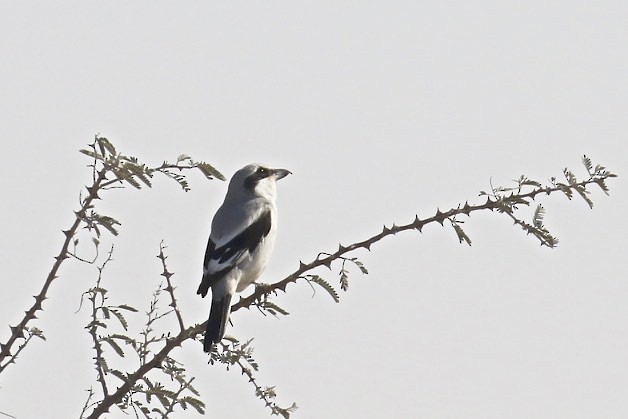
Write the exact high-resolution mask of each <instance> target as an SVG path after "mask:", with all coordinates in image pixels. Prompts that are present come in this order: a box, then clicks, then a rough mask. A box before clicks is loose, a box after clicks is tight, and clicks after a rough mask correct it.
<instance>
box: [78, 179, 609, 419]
mask: <svg viewBox="0 0 628 419" xmlns="http://www.w3.org/2000/svg"><path fill="white" fill-rule="evenodd" d="M615 176H616V175H614V174H611V173H609V172H606V171H605V170H604V168H601V169H600V170H596V171H595V173H590V178H589V179H588V180H586V181H582V182H576V181H570V182H569V184H568V185H566V184H561V183H556V182H554V181H553V186H546V187H542V186H540V184H538V183H536V182H535V183H534V184H532V183H529V184H528V183H525V182H523V183H522V182H520V185H519V189H518V190H517V189H516V188H515V190H516V191H517V193H514V192H512V193H510V194H509V195H504V194H503V192H504V191H511V189H504V188H502V189H499V190H498V189H493V194H492V195H491V196H488V197H487V200H486V202H485V203H483V204H477V205H469V203H468V202H466V203H465V204H464V205H458V206H457V207H456V208H452V209H450V210H448V211H446V212H441V211H440V210H439V209H438V210H437V211H436V214H435V215H433V216H432V217H429V218H426V219H423V220H421V219H419V217H418V216H415V219H414V221H412V222H410V223H408V224H403V225H399V226H398V225H395V224H393V225H392V226H391V227H386V226H384V228H383V229H382V231H381V232H379V233H377V234H375V235H373V236H371V237H369V238H367V239H365V240H362V241H358V242H356V243H353V244H351V245H348V246H343V245H339V247H338V250H337V251H336V252H334V253H319V254H318V256H317V257H316V259H315V260H313V261H312V262H310V263H307V264H306V263H303V262H300V265H299V268H298V269H297V270H296V271H295V272H293V273H292V274H290V275H288V276H287V277H285V278H284V279H282V280H281V281H279V282H277V283H274V284H270V285H265V286H263V287H256V289H255V291H254V292H253V293H252V294H251V295H249V296H248V297H244V298H241V299H240V300H239V301H238V303H236V304H235V305H234V306H233V307H232V309H231V311H232V312H234V311H237V310H239V309H241V308H249V307H250V306H251V305H255V304H257V302H259V301H263V299H264V297H266V296H268V295H270V294H272V293H276V292H277V291H278V290H281V291H284V292H285V289H286V287H287V285H288V284H290V283H294V282H296V281H297V280H299V279H303V280H306V281H308V274H307V273H308V272H310V271H312V270H314V269H316V268H319V267H321V266H325V267H328V268H330V267H331V265H332V263H333V262H335V261H338V260H342V261H347V260H351V261H352V260H353V259H352V258H348V257H347V256H346V255H347V254H348V253H350V252H353V251H356V250H358V249H366V250H370V248H371V246H372V245H373V244H375V243H377V242H379V241H380V240H382V239H384V238H386V237H389V236H393V235H396V234H397V233H400V232H403V231H408V230H413V231H414V230H417V231H419V232H421V231H422V229H423V227H425V226H426V225H428V224H433V223H438V224H441V225H444V223H445V221H447V220H449V221H452V220H453V222H452V224H456V225H457V224H459V223H460V222H459V221H455V217H456V216H459V215H467V216H470V214H471V213H475V212H478V211H483V210H490V211H494V210H497V212H498V213H504V214H507V215H508V216H509V217H510V216H511V215H512V213H513V212H514V210H516V209H517V205H518V204H525V205H529V201H531V200H534V199H535V198H536V197H537V196H538V195H540V194H545V195H550V194H552V193H555V192H558V191H561V192H563V193H565V194H566V195H567V196H568V197H570V195H569V192H572V191H578V193H579V194H581V192H582V191H584V190H585V188H586V186H589V185H591V184H593V183H596V184H598V185H600V187H601V188H602V189H603V190H604V192H607V189H606V186H605V184H604V181H605V180H607V179H608V178H612V177H615ZM522 185H524V186H525V185H527V186H530V185H533V186H535V188H534V189H532V190H531V191H529V192H527V193H522V192H521V187H522ZM497 192H499V193H497ZM481 195H488V194H486V193H481ZM581 195H582V194H581ZM537 216H538V214H536V215H535V218H538V217H537ZM538 221H539V220H538V219H536V220H535V221H534V225H528V226H529V227H526V228H525V229H528V228H532V229H535V228H536V229H539V228H542V226H540V227H539V226H538V225H536V224H537V222H538ZM458 227H459V225H458ZM528 232H530V231H528ZM459 237H460V236H459ZM537 238H538V239H539V240H540V241H541V243H542V244H544V243H543V237H539V236H537ZM467 239H468V238H467ZM465 241H466V240H465ZM468 243H470V240H469V241H468ZM546 245H549V244H546ZM309 276H313V275H311V274H309ZM309 280H310V281H311V278H310V279H309ZM205 327H206V322H205V323H202V324H197V325H195V326H192V327H188V328H187V329H185V330H181V332H180V333H179V334H178V335H176V336H175V337H173V338H169V339H167V340H166V343H165V345H164V347H163V348H162V349H161V351H159V353H157V354H155V355H154V356H153V357H152V358H151V359H150V360H148V361H146V362H145V363H144V364H143V365H141V366H140V367H139V368H138V369H137V370H136V371H135V372H133V373H131V374H128V375H127V377H126V380H125V382H124V384H123V385H122V386H120V387H119V388H118V389H117V390H116V391H115V392H114V393H112V394H110V395H109V396H107V397H105V398H104V399H103V400H102V402H101V403H100V404H99V406H98V407H97V408H96V409H95V410H94V411H93V412H92V414H91V415H90V416H89V418H90V419H95V418H98V417H99V416H100V415H102V414H104V413H106V412H108V411H109V409H110V408H111V406H113V405H114V404H116V403H118V402H120V401H121V400H122V399H123V398H124V397H125V395H126V394H127V393H129V392H130V391H131V390H132V388H133V386H134V385H135V384H136V383H137V382H138V381H139V380H141V379H142V377H144V376H145V375H146V374H147V373H148V372H149V371H150V370H152V369H154V368H160V367H161V364H162V362H163V361H164V360H165V359H166V357H167V356H168V354H169V353H170V352H171V351H173V350H174V349H175V348H177V347H179V346H181V344H182V343H183V342H185V341H187V340H189V339H192V340H196V337H197V336H198V335H199V334H201V333H203V331H204V330H205ZM239 366H240V367H241V368H242V372H243V373H244V374H246V375H247V376H248V374H247V372H246V366H243V365H239ZM249 372H250V371H249ZM249 379H250V376H249ZM254 385H255V386H256V389H257V387H258V386H257V384H256V383H254ZM262 391H263V389H262ZM262 395H263V394H262Z"/></svg>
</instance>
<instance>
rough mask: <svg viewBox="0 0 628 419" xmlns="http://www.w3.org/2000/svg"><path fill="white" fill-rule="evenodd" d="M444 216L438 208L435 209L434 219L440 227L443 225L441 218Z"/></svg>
mask: <svg viewBox="0 0 628 419" xmlns="http://www.w3.org/2000/svg"><path fill="white" fill-rule="evenodd" d="M444 215H445V214H443V213H442V212H441V211H440V208H436V215H435V216H434V217H435V218H436V221H438V223H439V224H440V225H443V222H444V221H445V220H444V217H443V216H444Z"/></svg>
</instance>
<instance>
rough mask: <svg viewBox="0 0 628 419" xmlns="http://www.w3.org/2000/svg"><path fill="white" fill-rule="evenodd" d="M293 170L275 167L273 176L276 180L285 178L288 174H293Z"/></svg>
mask: <svg viewBox="0 0 628 419" xmlns="http://www.w3.org/2000/svg"><path fill="white" fill-rule="evenodd" d="M291 174H292V172H291V171H290V170H286V169H273V177H274V178H275V180H279V179H283V178H285V177H286V176H288V175H291Z"/></svg>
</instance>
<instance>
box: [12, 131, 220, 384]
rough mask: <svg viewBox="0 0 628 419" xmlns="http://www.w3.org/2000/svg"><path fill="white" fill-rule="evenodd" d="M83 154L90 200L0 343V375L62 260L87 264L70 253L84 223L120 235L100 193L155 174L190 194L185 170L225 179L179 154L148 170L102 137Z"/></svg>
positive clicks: (84, 203) (84, 202)
mask: <svg viewBox="0 0 628 419" xmlns="http://www.w3.org/2000/svg"><path fill="white" fill-rule="evenodd" d="M80 152H81V153H83V154H85V155H87V156H89V157H91V158H92V159H93V162H92V164H91V165H90V167H91V168H92V184H91V186H89V187H87V192H88V195H87V197H85V198H83V197H81V198H80V200H79V202H80V207H79V209H78V210H77V211H75V212H74V215H75V219H74V222H73V223H72V225H71V226H70V228H68V229H67V230H63V234H64V235H65V239H64V241H63V244H62V245H61V250H60V251H59V254H58V255H57V256H56V257H55V262H54V263H53V265H52V268H51V269H50V272H49V273H48V276H47V277H46V280H45V281H44V284H43V286H42V288H41V290H40V292H39V294H37V295H35V296H34V298H35V302H34V303H33V305H32V306H31V307H30V308H29V309H28V310H26V312H25V314H24V317H23V318H22V320H21V321H20V322H19V323H18V324H17V325H16V326H10V328H11V336H10V337H9V339H8V340H7V341H6V342H5V343H0V373H2V372H3V371H4V369H5V368H6V367H7V366H8V365H10V364H13V363H15V360H16V357H17V354H18V353H19V352H20V351H21V350H23V349H24V347H25V346H26V344H27V343H28V342H30V339H27V338H26V337H25V335H24V332H25V331H28V324H29V322H31V321H32V320H34V319H36V318H37V316H36V314H37V312H38V311H41V310H43V308H42V304H43V302H44V300H46V299H47V295H48V290H49V288H50V286H51V285H52V283H53V282H54V281H55V279H57V278H58V272H59V269H60V267H61V264H62V263H63V261H64V260H65V259H67V258H69V257H71V256H73V257H75V258H76V259H78V260H81V261H85V262H88V261H86V260H84V259H81V258H79V257H78V256H76V249H74V252H70V251H69V248H70V244H71V243H72V241H73V239H74V237H75V236H76V234H77V231H78V228H79V227H80V226H81V224H84V225H85V227H86V228H87V229H88V230H89V231H92V230H94V231H95V233H96V236H98V237H100V231H101V230H100V229H101V228H104V229H106V230H108V231H109V232H110V233H112V234H113V235H117V234H118V232H117V230H116V226H117V225H119V224H120V223H119V222H118V221H116V220H115V219H114V218H112V217H109V216H105V215H100V214H98V213H97V212H95V211H94V210H93V208H94V201H95V200H97V199H100V196H99V195H98V194H99V192H100V191H103V190H106V189H108V188H111V187H113V186H112V185H113V184H116V183H123V181H126V182H128V183H129V184H130V185H132V186H134V187H135V188H138V189H139V188H140V182H141V183H143V184H145V185H147V186H148V187H151V186H152V184H151V182H150V178H151V177H152V175H153V173H154V172H159V173H162V174H164V175H166V176H168V177H170V178H172V179H173V180H175V181H176V182H177V183H178V184H179V185H180V186H181V187H182V188H183V190H185V191H188V190H189V189H190V188H189V186H188V183H187V180H186V178H185V176H184V175H182V174H181V173H180V172H182V171H183V170H186V169H198V170H200V171H201V172H202V173H203V175H204V176H205V177H206V178H207V179H213V178H217V179H221V180H224V179H225V178H224V176H223V175H222V174H221V173H220V172H219V171H218V170H216V169H215V168H214V167H213V166H211V165H210V164H208V163H205V162H195V161H193V160H192V158H191V157H189V156H186V155H180V156H179V157H178V158H177V161H176V163H174V164H172V163H168V162H163V163H162V164H161V165H160V166H157V167H154V168H150V167H147V166H146V165H144V164H140V163H139V162H138V160H137V159H136V158H134V157H130V156H125V155H123V154H121V153H119V152H118V151H117V150H116V148H115V147H114V146H113V144H111V143H110V142H109V140H107V139H106V138H104V137H99V136H96V137H95V138H94V142H93V143H91V144H89V149H83V150H80ZM173 170H177V171H178V172H179V173H176V172H173ZM110 174H113V175H114V176H115V178H114V179H108V175H110ZM41 336H43V335H41ZM19 339H24V340H25V342H24V343H23V344H22V345H21V346H20V347H19V348H18V350H17V352H16V353H15V354H13V355H12V354H11V351H12V348H13V347H14V346H15V344H16V342H17V341H18V340H19Z"/></svg>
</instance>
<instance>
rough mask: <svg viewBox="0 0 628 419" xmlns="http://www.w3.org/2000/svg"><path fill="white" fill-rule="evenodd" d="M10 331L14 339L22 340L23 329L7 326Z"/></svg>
mask: <svg viewBox="0 0 628 419" xmlns="http://www.w3.org/2000/svg"><path fill="white" fill-rule="evenodd" d="M9 328H10V329H11V334H12V335H15V337H16V338H24V329H20V328H18V327H17V326H9Z"/></svg>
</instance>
